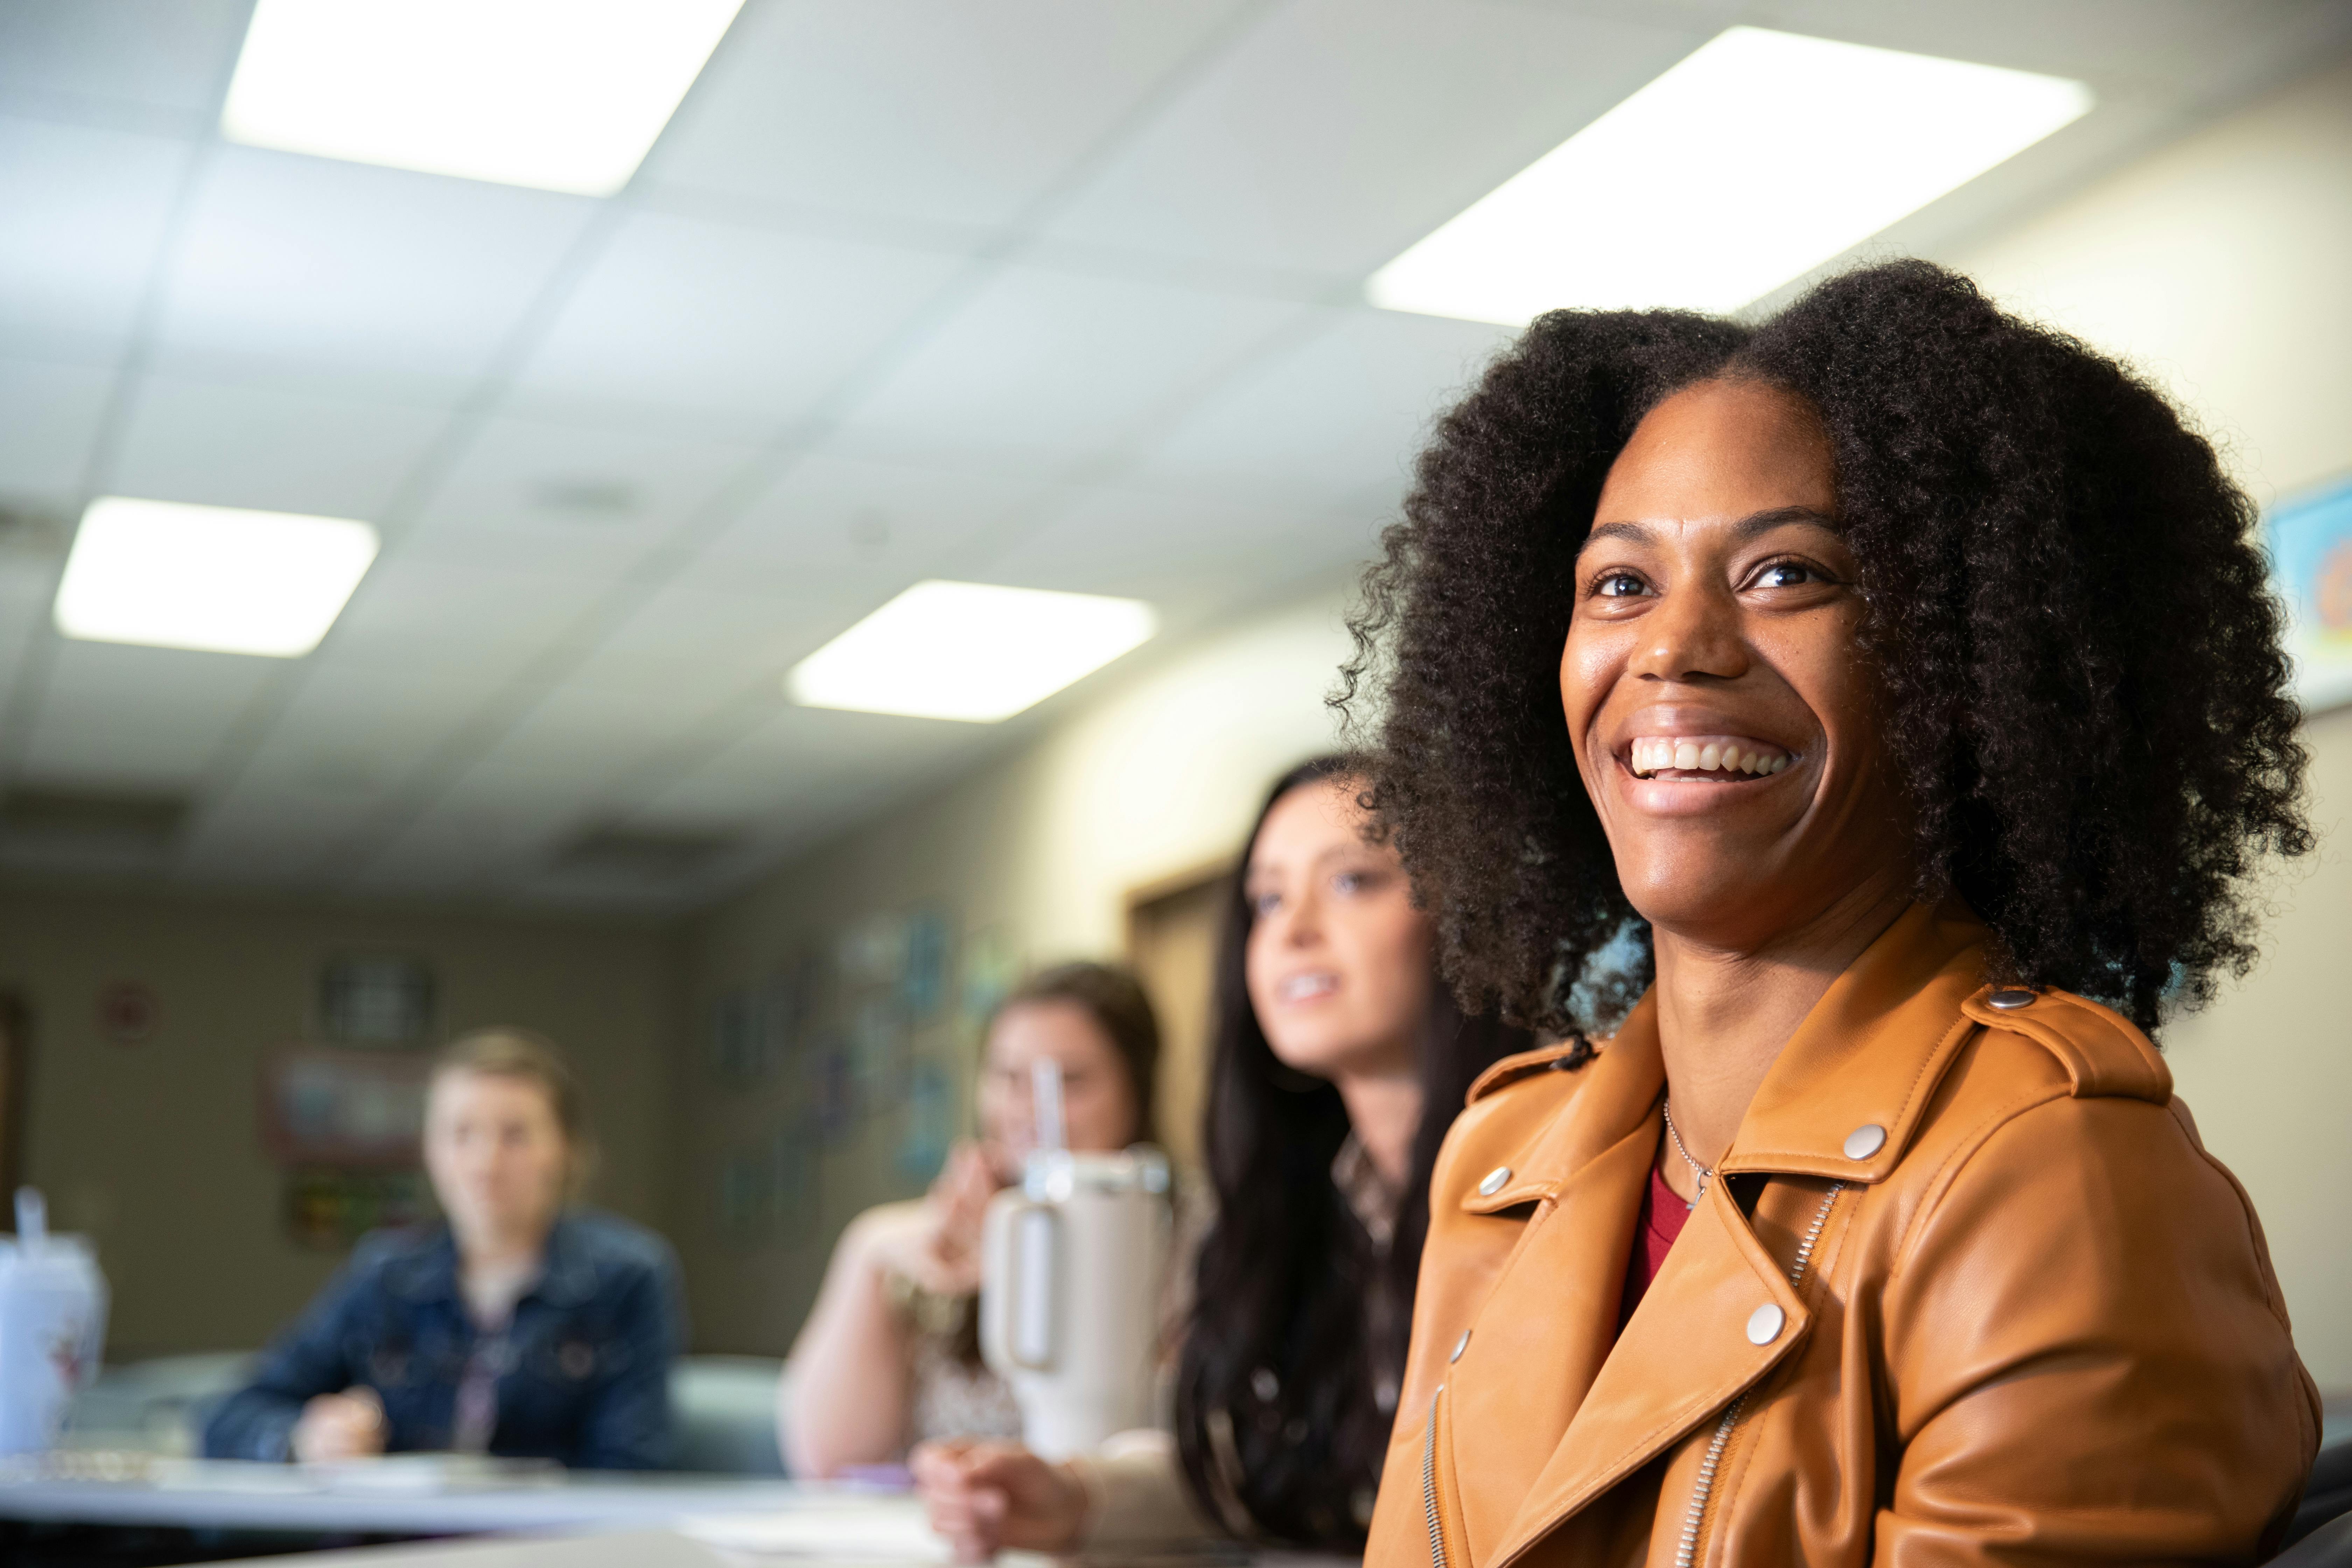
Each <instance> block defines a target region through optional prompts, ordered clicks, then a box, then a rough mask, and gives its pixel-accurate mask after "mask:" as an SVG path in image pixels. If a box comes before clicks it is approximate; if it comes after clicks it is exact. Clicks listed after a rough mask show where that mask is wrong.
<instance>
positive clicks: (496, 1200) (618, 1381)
mask: <svg viewBox="0 0 2352 1568" xmlns="http://www.w3.org/2000/svg"><path fill="white" fill-rule="evenodd" d="M591 1153H592V1146H591V1142H590V1138H589V1133H588V1128H587V1117H586V1113H585V1110H584V1108H583V1104H582V1100H581V1094H580V1088H579V1084H578V1082H577V1081H576V1080H575V1079H573V1078H572V1072H571V1069H570V1068H568V1067H567V1066H565V1064H564V1061H563V1058H562V1056H561V1055H560V1054H559V1053H558V1052H557V1051H556V1049H555V1047H554V1046H553V1045H552V1044H551V1042H549V1041H547V1040H545V1039H543V1038H541V1037H539V1036H536V1035H533V1034H530V1033H528V1032H526V1031H524V1030H520V1029H505V1028H501V1029H487V1030H482V1031H480V1032H478V1033H476V1034H471V1035H467V1036H466V1037H463V1038H461V1039H459V1040H458V1041H457V1042H456V1043H455V1044H453V1045H452V1046H450V1047H448V1049H447V1050H446V1052H444V1053H443V1055H442V1057H441V1059H440V1061H439V1062H438V1063H437V1064H436V1067H435V1069H434V1074H433V1079H432V1084H431V1088H430V1091H429V1094H428V1098H427V1100H426V1107H425V1168H426V1170H427V1172H428V1173H430V1175H431V1177H432V1181H433V1191H434V1194H435V1195H436V1197H437V1198H438V1199H439V1200H440V1204H441V1210H442V1213H443V1214H444V1215H446V1223H443V1224H439V1225H435V1226H426V1227H421V1228H417V1229H411V1230H398V1231H378V1232H376V1233H374V1234H373V1235H371V1236H369V1237H365V1238H363V1239H362V1241H361V1242H360V1244H359V1247H358V1248H357V1249H356V1250H355V1251H354V1252H353V1254H352V1260H351V1262H350V1263H349V1264H347V1265H346V1266H345V1267H344V1268H343V1269H342V1271H341V1273H340V1274H338V1275H337V1276H336V1277H335V1279H333V1280H331V1282H330V1283H329V1284H328V1286H327V1288H326V1289H324V1290H323V1291H321V1292H320V1294H319V1297H318V1299H317V1300H314V1301H312V1302H311V1304H310V1309H309V1310H307V1311H306V1312H304V1313H303V1315H302V1316H301V1318H300V1319H299V1320H298V1321H296V1322H295V1323H294V1325H293V1326H292V1327H291V1328H289V1329H288V1330H287V1331H285V1332H284V1333H282V1334H280V1335H279V1336H278V1339H277V1341H276V1342H274V1343H272V1344H271V1345H270V1347H269V1348H268V1350H267V1351H265V1352H263V1353H262V1355H261V1358H260V1362H259V1364H258V1365H257V1368H256V1371H255V1376H254V1379H253V1382H252V1383H251V1384H249V1385H248V1386H247V1387H246V1388H244V1389H242V1390H240V1391H239V1392H238V1393H237V1394H234V1395H232V1396H231V1397H230V1398H229V1399H228V1400H227V1401H226V1403H225V1404H223V1405H221V1407H220V1408H219V1409H218V1410H217V1411H216V1412H215V1414H214V1415H213V1417H212V1419H211V1420H210V1421H209V1422H208V1423H207V1424H206V1426H205V1453H206V1454H207V1455H208V1456H210V1457H212V1458H239V1459H289V1458H290V1459H302V1460H330V1459H351V1458H364V1457H367V1456H370V1455H375V1454H383V1453H392V1452H398V1451H403V1450H416V1449H441V1450H454V1451H457V1452H462V1453H477V1454H482V1453H488V1454H499V1455H510V1456H516V1457H530V1458H551V1459H560V1460H562V1462H563V1463H564V1464H567V1465H571V1466H574V1467H578V1468H589V1469H615V1470H620V1469H646V1468H653V1467H656V1466H658V1465H660V1464H661V1463H662V1462H663V1461H664V1459H665V1458H667V1451H668V1448H669V1443H670V1408H669V1367H670V1362H671V1359H672V1358H673V1357H674V1356H676V1355H677V1352H678V1351H679V1350H680V1348H681V1346H682V1342H683V1339H684V1327H685V1325H684V1313H683V1310H682V1308H681V1305H680V1300H679V1291H678V1284H677V1263H676V1261H675V1259H674V1258H672V1257H671V1254H670V1250H669V1247H668V1246H667V1244H666V1243H665V1242H663V1241H662V1239H661V1238H660V1237H657V1236H655V1235H653V1234H652V1233H651V1232H649V1231H646V1230H642V1229H640V1228H638V1227H637V1226H633V1225H629V1224H627V1223H626V1222H625V1221H622V1220H619V1219H615V1218H614V1217H612V1216H611V1215H602V1214H596V1213H593V1212H591V1211H588V1210H585V1209H582V1208H579V1207H576V1206H573V1205H572V1201H571V1200H572V1197H573V1196H574V1195H575V1194H577V1192H578V1190H579V1188H580V1185H581V1183H582V1179H583V1176H584V1175H585V1173H586V1168H587V1164H588V1162H589V1159H590V1156H591Z"/></svg>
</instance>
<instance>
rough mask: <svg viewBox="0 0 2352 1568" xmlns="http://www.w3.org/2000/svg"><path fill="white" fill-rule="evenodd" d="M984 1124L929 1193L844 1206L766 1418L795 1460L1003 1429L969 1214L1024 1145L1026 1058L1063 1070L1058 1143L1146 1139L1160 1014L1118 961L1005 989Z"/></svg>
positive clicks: (818, 1461) (975, 1217)
mask: <svg viewBox="0 0 2352 1568" xmlns="http://www.w3.org/2000/svg"><path fill="white" fill-rule="evenodd" d="M987 1039H988V1043H987V1046H986V1047H985V1048H984V1054H983V1056H982V1062H981V1072H980V1084H979V1089H978V1093H977V1097H976V1098H977V1100H978V1103H977V1106H976V1108H975V1109H976V1110H977V1112H978V1117H979V1121H980V1137H979V1139H978V1140H977V1141H976V1142H962V1143H959V1144H957V1145H956V1147H955V1148H954V1149H953V1150H951V1151H950V1152H949V1154H948V1161H947V1164H946V1166H945V1167H944V1168H943V1169H942V1170H941V1171H940V1174H939V1178H938V1180H936V1181H934V1182H933V1183H932V1184H931V1190H930V1192H929V1194H927V1195H926V1196H924V1197H922V1198H920V1199H918V1200H916V1201H914V1202H911V1203H897V1204H884V1205H880V1206H878V1207H876V1208H871V1209H868V1210H866V1212H865V1213H864V1214H862V1215H858V1216H857V1217H856V1219H854V1220H852V1221H851V1222H850V1224H849V1227H848V1228H847V1229H846V1230H845V1231H843V1232H842V1236H841V1240H840V1242H839V1243H838V1244H837V1245H836V1246H835V1247H834V1250H833V1261H832V1262H831V1264H829V1265H828V1266H827V1267H826V1268H825V1274H824V1286H823V1288H822V1289H820V1290H819V1292H818V1294H817V1299H816V1305H815V1306H814V1308H812V1309H811V1310H810V1312H809V1318H808V1322H807V1324H806V1326H805V1327H803V1329H802V1330H801V1336H800V1339H799V1341H798V1342H796V1343H794V1345H793V1356H792V1369H791V1373H790V1375H789V1376H787V1377H786V1378H785V1379H784V1382H783V1385H782V1391H781V1395H780V1405H781V1407H780V1409H779V1411H778V1423H777V1429H778V1435H779V1436H780V1438H781V1440H782V1445H783V1449H784V1457H785V1460H786V1463H787V1464H788V1465H789V1466H790V1467H791V1468H792V1471H793V1474H794V1475H799V1476H810V1477H823V1476H831V1475H836V1474H838V1473H840V1472H841V1471H843V1470H844V1469H851V1468H857V1467H860V1466H875V1465H890V1464H896V1463H897V1462H898V1460H899V1459H900V1458H901V1457H902V1456H904V1455H905V1453H906V1451H907V1447H908V1444H909V1443H910V1442H914V1441H917V1440H919V1439H920V1438H924V1437H933V1436H951V1435H952V1436H971V1435H978V1436H998V1437H1011V1436H1019V1435H1020V1431H1021V1411H1020V1408H1019V1407H1018V1406H1017V1405H1014V1404H1013V1394H1012V1391H1011V1390H1010V1389H1009V1388H1007V1387H1006V1386H1005V1384H1004V1382H1003V1379H1002V1378H999V1377H998V1376H997V1375H996V1374H995V1373H993V1372H991V1371H990V1370H989V1369H988V1368H987V1367H986V1366H985V1365H983V1364H982V1362H981V1359H980V1332H979V1318H978V1312H977V1310H976V1308H977V1298H978V1296H979V1293H980V1225H981V1217H982V1215H983V1214H984V1213H985V1212H986V1211H987V1208H988V1200H989V1199H990V1198H992V1197H994V1196H995V1195H996V1194H997V1192H998V1190H999V1189H1000V1188H1003V1187H1004V1186H1005V1185H1007V1184H1010V1183H1013V1182H1014V1181H1017V1180H1019V1179H1020V1175H1021V1163H1022V1161H1023V1160H1024V1158H1025V1157H1026V1156H1027V1155H1028V1153H1029V1152H1030V1151H1031V1150H1032V1149H1034V1147H1036V1142H1037V1129H1036V1120H1035V1107H1034V1103H1033V1102H1032V1100H1031V1098H1030V1094H1031V1090H1030V1085H1031V1083H1032V1082H1033V1081H1034V1080H1033V1079H1032V1078H1031V1069H1032V1068H1034V1067H1035V1066H1036V1065H1037V1064H1038V1063H1041V1062H1049V1061H1050V1062H1052V1063H1053V1064H1054V1065H1055V1067H1057V1068H1060V1070H1061V1078H1062V1118H1063V1122H1064V1126H1065V1133H1064V1135H1065V1137H1066V1141H1067V1142H1068V1145H1069V1147H1070V1148H1072V1149H1074V1150H1076V1151H1077V1152H1080V1153H1113V1152H1118V1150H1121V1149H1124V1148H1126V1147H1127V1146H1128V1145H1129V1144H1130V1143H1141V1142H1152V1141H1153V1139H1154V1133H1153V1123H1152V1118H1151V1098H1152V1084H1153V1080H1154V1078H1155V1075H1156V1074H1157V1073H1158V1071H1159V1066H1160V1026H1159V1023H1158V1022H1157V1020H1155V1019H1154V1018H1153V1016H1152V1013H1151V1004H1150V1001H1149V1000H1148V999H1147V998H1146V997H1145V996H1144V994H1143V987H1142V986H1140V985H1139V984H1136V981H1135V977H1134V976H1133V975H1131V974H1129V973H1127V972H1126V971H1125V970H1123V969H1113V968H1111V967H1110V966H1108V965H1107V964H1101V963H1065V964H1060V965H1057V966H1056V967H1055V968H1052V969H1048V970H1045V971H1044V972H1042V973H1039V974H1037V975H1036V976H1035V977H1034V978H1033V979H1031V980H1030V981H1028V982H1027V983H1026V984H1024V985H1022V986H1021V987H1020V988H1019V989H1018V990H1016V991H1014V992H1013V994H1012V995H1010V996H1008V997H1006V998H1005V999H1004V1001H1003V1003H1002V1004H1000V1005H998V1007H997V1009H996V1013H995V1016H993V1017H992V1018H991V1019H990V1021H989V1026H988V1035H987Z"/></svg>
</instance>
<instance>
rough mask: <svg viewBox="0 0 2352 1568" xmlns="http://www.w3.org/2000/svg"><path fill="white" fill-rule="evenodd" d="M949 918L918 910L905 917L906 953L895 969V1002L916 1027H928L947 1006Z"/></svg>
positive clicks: (938, 913)
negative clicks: (896, 987)
mask: <svg viewBox="0 0 2352 1568" xmlns="http://www.w3.org/2000/svg"><path fill="white" fill-rule="evenodd" d="M948 931H949V926H948V917H947V915H946V914H945V913H944V912H942V911H941V910H916V911H915V912H914V913H913V914H911V915H909V916H908V917H907V938H906V950H905V952H903V953H902V954H901V956H900V959H899V966H898V1002H899V1005H901V1006H903V1007H905V1008H906V1009H907V1015H908V1017H909V1018H910V1019H911V1020H913V1021H914V1022H915V1023H917V1024H928V1023H929V1022H931V1021H932V1020H933V1019H935V1018H937V1017H938V1016H940V1011H941V1010H942V1009H944V1008H945V1007H946V1006H947V1005H948V980H949V975H948Z"/></svg>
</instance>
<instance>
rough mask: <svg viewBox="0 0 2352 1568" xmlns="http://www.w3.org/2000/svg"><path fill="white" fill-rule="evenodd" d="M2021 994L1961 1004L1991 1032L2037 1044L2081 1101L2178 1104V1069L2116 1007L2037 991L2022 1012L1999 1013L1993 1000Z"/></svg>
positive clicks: (2001, 990)
mask: <svg viewBox="0 0 2352 1568" xmlns="http://www.w3.org/2000/svg"><path fill="white" fill-rule="evenodd" d="M2016 994H2018V988H2016V987H1995V986H1990V985H1989V986H1987V987H1985V988H1984V989H1983V990H1981V991H1979V992H1978V993H1977V994H1975V995H1973V996H1971V997H1969V999H1968V1000H1967V1001H1965V1002H1963V1003H1961V1004H1960V1011H1961V1012H1963V1013H1965V1014H1967V1015H1968V1016H1969V1017H1970V1018H1972V1019H1974V1020H1975V1021H1976V1022H1977V1023H1979V1024H1982V1025H1984V1026H1986V1027H1987V1028H1989V1029H2000V1030H2002V1031H2004V1032H2005V1033H2008V1034H2012V1035H2020V1036H2022V1037H2025V1038H2026V1039H2029V1040H2032V1042H2033V1043H2034V1044H2036V1045H2038V1046H2040V1047H2042V1049H2043V1050H2046V1051H2048V1052H2049V1053H2050V1054H2051V1055H2052V1056H2053V1057H2055V1058H2057V1059H2058V1065H2059V1066H2060V1067H2062V1068H2064V1069H2065V1072H2066V1077H2067V1079H2068V1080H2069V1081H2070V1082H2071V1083H2072V1084H2073V1086H2074V1091H2073V1092H2074V1098H2075V1099H2076V1100H2096V1099H2113V1098H2119V1099H2127V1100H2151V1101H2153V1102H2155V1103H2156V1104H2158V1105H2162V1104H2165V1103H2166V1102H2167V1101H2168V1100H2171V1098H2172V1069H2171V1068H2168V1067H2166V1066H2165V1065H2164V1058H2162V1057H2160V1056H2158V1055H2157V1052H2156V1047H2155V1046H2154V1045H2153V1044H2151V1043H2150V1042H2149V1040H2148V1037H2147V1036H2146V1035H2144V1034H2142V1033H2141V1032H2140V1030H2139V1028H2138V1026H2137V1025H2135V1024H2133V1023H2132V1021H2131V1020H2130V1019H2128V1018H2126V1017H2125V1016H2123V1015H2122V1014H2120V1013H2118V1012H2116V1011H2115V1010H2114V1009H2113V1008H2111V1007H2105V1006H2102V1005H2100V1004H2098V1003H2096V1002H2094V1001H2092V1000H2091V999H2090V998H2089V997H2087V996H2078V995H2076V994H2074V993H2073V992H2072V991H2057V990H2050V991H2035V992H2032V993H2031V995H2032V1001H2030V1002H2027V1003H2025V1004H2023V1005H2019V1006H2011V1007H1997V1006H1995V1005H1993V1004H1992V1001H1991V998H1992V997H1993V996H1996V995H2000V996H2003V997H2009V996H2013V995H2016Z"/></svg>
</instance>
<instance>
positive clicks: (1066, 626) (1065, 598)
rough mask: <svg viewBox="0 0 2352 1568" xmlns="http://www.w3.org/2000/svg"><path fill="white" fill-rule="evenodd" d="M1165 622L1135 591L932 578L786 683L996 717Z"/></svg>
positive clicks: (823, 702) (934, 715)
mask: <svg viewBox="0 0 2352 1568" xmlns="http://www.w3.org/2000/svg"><path fill="white" fill-rule="evenodd" d="M1158 625H1159V621H1158V617H1157V616H1154V615H1153V614H1152V611H1151V606H1150V605H1146V604H1142V603H1140V602H1139V601H1137V600H1134V599H1107V598H1102V597H1099V596H1098V595H1093V594H1053V593H1047V592H1045V591H1044V590H1042V589H1038V588H999V587H993V586H992V585H990V584H985V583H943V582H940V581H937V580H932V581H929V582H923V583H918V584H915V585H914V586H913V587H911V588H909V589H908V590H907V591H906V592H905V593H903V594H901V595H898V597H897V598H895V599H893V600H891V601H890V602H889V603H888V604H887V605H883V606H882V607H881V608H880V609H878V610H877V611H875V612H874V613H873V614H872V615H870V616H866V618H865V619H864V620H862V621H860V622H858V623H857V624H856V626H852V627H850V628H849V629H848V630H847V631H845V632H844V633H842V634H841V635H840V636H839V637H835V638H834V639H833V640H832V641H831V642H829V643H827V644H825V645H824V647H821V648H819V649H817V650H816V651H815V652H814V653H813V654H811V655H809V656H808V658H804V659H803V660H801V662H800V663H799V664H798V665H796V666H794V667H793V672H792V674H790V675H789V676H787V677H785V679H784V686H785V689H786V690H788V691H790V692H791V693H792V695H793V700H795V701H797V702H800V703H802V704H803V705H805V706H807V707H811V708H847V709H852V710H856V711H857V712H861V713H904V714H907V715H908V716H910V717H913V718H917V719H961V720H965V721H969V722H971V723H976V724H992V723H994V722H996V721H998V720H1000V719H1010V718H1012V717H1013V715H1014V714H1015V713H1018V712H1020V711H1021V710H1024V709H1025V708H1029V707H1032V706H1034V705H1035V704H1036V703H1038V702H1041V701H1043V700H1045V699H1046V698H1048V697H1050V696H1052V695H1053V694H1054V693H1055V692H1056V691H1059V690H1060V689H1062V688H1064V687H1065V686H1067V685H1069V684H1070V683H1071V682H1072V681H1074V680H1076V679H1079V678H1080V677H1081V676H1085V675H1089V674H1091V673H1093V672H1094V671H1095V670H1097V669H1100V668H1102V667H1103V666H1104V665H1106V664H1108V663H1109V662H1110V661H1111V660H1112V659H1115V658H1118V656H1119V655H1121V654H1123V653H1125V652H1127V651H1128V650H1129V648H1132V647H1136V646H1137V645H1138V644H1139V643H1141V642H1143V641H1144V640H1145V639H1146V638H1148V637H1150V636H1151V634H1152V632H1153V631H1154V630H1156V629H1157V628H1158Z"/></svg>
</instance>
